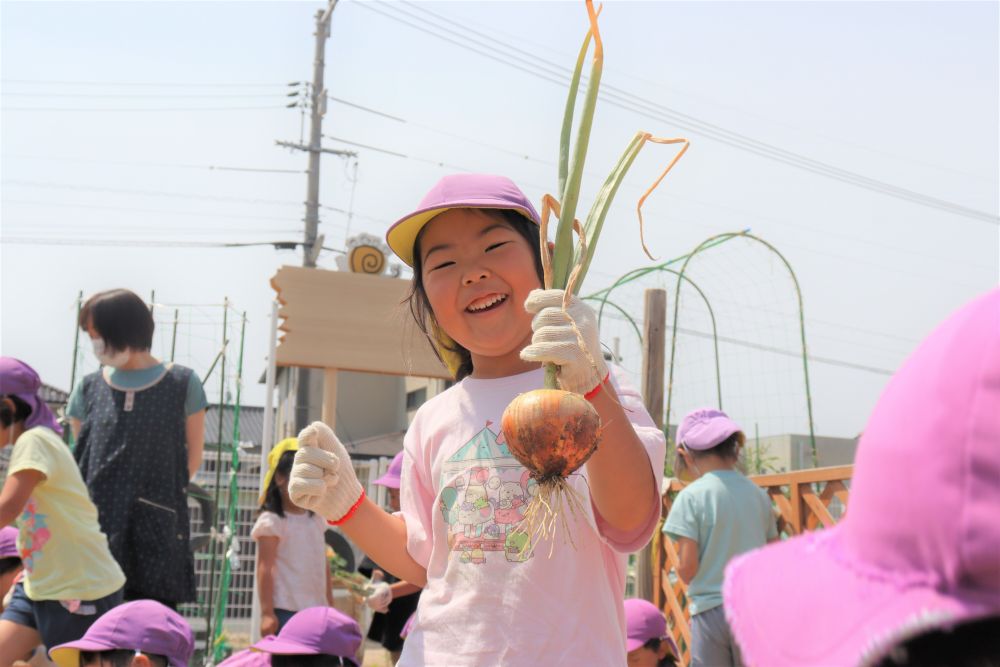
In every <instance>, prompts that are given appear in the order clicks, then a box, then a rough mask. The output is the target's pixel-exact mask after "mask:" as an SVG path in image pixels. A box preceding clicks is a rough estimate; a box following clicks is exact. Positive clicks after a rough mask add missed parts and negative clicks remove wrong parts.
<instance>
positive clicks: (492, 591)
mask: <svg viewBox="0 0 1000 667" xmlns="http://www.w3.org/2000/svg"><path fill="white" fill-rule="evenodd" d="M387 240H388V243H389V246H390V247H392V249H393V250H394V251H395V253H396V254H397V255H398V256H399V257H400V258H401V259H402V260H403V261H404V262H406V263H407V264H409V265H410V266H412V267H413V285H412V292H411V297H410V309H411V311H412V313H413V314H414V316H415V319H416V323H417V326H418V327H420V328H421V329H422V330H423V331H424V332H426V333H427V334H428V337H429V338H430V339H431V341H432V343H433V344H434V346H435V348H436V349H437V350H438V352H439V354H440V356H441V357H442V359H443V360H444V361H445V362H446V363H447V365H448V366H449V368H450V369H451V370H452V372H453V373H454V374H455V379H456V380H457V381H458V382H457V384H455V385H454V386H452V387H451V388H449V389H448V390H447V391H445V392H443V393H441V394H439V395H438V396H436V397H435V398H433V399H431V400H430V401H428V402H427V403H425V404H424V405H423V406H421V408H420V409H419V410H418V412H417V414H416V416H415V417H414V420H413V423H412V424H411V426H410V428H409V430H408V431H407V433H406V437H405V441H404V458H403V474H402V488H401V494H400V495H401V505H402V511H401V512H400V513H399V514H396V515H390V514H387V513H386V512H384V511H382V510H381V508H379V507H378V506H376V505H375V504H374V503H373V502H371V501H370V500H369V499H367V498H365V496H364V492H363V489H362V488H361V485H360V484H359V483H358V481H357V478H356V476H355V475H354V471H353V468H352V466H351V461H350V458H349V456H348V455H347V452H346V450H345V449H344V447H343V445H341V444H340V442H339V441H338V440H337V438H336V436H335V435H334V434H333V431H331V430H330V429H329V428H328V427H326V426H325V425H324V424H322V423H320V422H316V423H314V424H313V425H311V426H309V427H307V428H306V429H304V430H303V432H302V433H301V434H300V436H299V438H300V443H301V445H302V448H301V450H300V451H299V453H298V454H297V455H296V459H295V466H294V467H293V469H292V481H291V484H290V486H289V488H290V491H291V496H292V498H293V499H295V501H296V502H297V503H300V504H301V505H302V506H304V507H310V508H312V509H315V510H316V511H317V512H319V513H321V514H322V515H323V516H325V517H326V518H327V519H329V520H330V521H331V522H332V523H334V524H337V525H341V526H342V527H343V530H344V532H345V533H346V534H347V535H348V536H349V537H350V538H351V539H352V540H354V541H355V542H356V543H357V544H358V545H359V546H360V547H361V548H362V549H364V550H365V551H366V552H367V553H368V554H370V555H371V557H372V558H373V559H374V560H375V561H377V562H378V563H379V564H381V565H382V566H384V567H385V568H386V569H387V570H389V571H391V572H392V573H393V574H395V575H396V576H398V577H399V578H401V579H403V580H405V581H408V582H411V583H414V584H417V585H421V586H424V591H423V593H422V595H421V598H420V603H419V605H418V607H417V612H416V619H415V621H414V624H413V628H412V630H411V632H410V634H409V636H408V638H407V641H406V643H405V644H404V645H403V653H402V656H401V658H400V661H399V665H403V666H404V667H415V666H417V665H427V666H428V667H435V666H445V665H447V666H448V667H462V666H470V667H472V666H475V667H482V666H484V665H498V664H504V665H522V664H578V663H587V664H599V665H616V664H621V663H622V661H623V658H624V656H625V653H626V651H625V616H624V609H623V607H622V602H621V601H622V599H623V598H624V588H625V563H626V554H628V553H630V552H632V551H635V550H637V549H639V548H640V547H642V546H643V545H645V544H646V542H647V541H648V539H649V537H650V534H651V533H652V531H653V530H654V528H655V526H656V522H657V520H658V518H659V508H660V504H659V503H660V500H659V495H658V492H657V489H658V488H659V483H660V478H661V475H662V470H663V457H664V439H663V436H662V434H661V433H660V431H659V429H657V428H656V427H655V425H654V423H653V421H652V419H650V417H649V415H648V414H647V413H646V410H645V409H644V408H643V405H642V401H641V399H640V397H639V395H638V394H637V393H636V392H635V390H634V389H632V388H631V387H628V386H627V385H626V384H625V383H624V381H623V379H622V378H620V377H619V375H618V374H617V372H615V373H614V374H611V375H609V374H608V369H607V368H606V367H605V365H604V361H603V354H602V352H601V347H600V342H599V340H598V330H597V320H596V317H595V315H594V313H593V311H592V310H591V309H590V308H589V307H588V306H586V305H585V304H583V303H582V302H581V301H580V300H579V299H576V298H573V299H572V300H571V303H570V304H569V308H568V310H569V313H570V314H571V315H572V319H573V320H574V321H575V322H576V325H577V327H578V329H579V332H577V331H575V330H574V327H573V325H572V324H571V323H570V321H569V318H568V317H567V315H566V313H565V312H564V311H563V309H562V300H563V292H562V291H561V290H541V289H539V288H540V287H541V286H542V278H541V275H542V274H541V262H540V256H539V245H540V241H539V233H538V216H537V214H536V213H535V210H534V208H533V207H532V206H531V204H530V203H529V202H528V200H527V198H526V197H525V196H524V194H523V193H522V192H521V191H520V190H519V189H518V188H517V186H515V185H514V183H513V182H511V181H510V180H509V179H506V178H503V177H499V176H487V175H481V174H463V175H455V176H446V177H445V178H443V179H442V180H441V181H440V182H439V183H438V184H437V185H436V186H435V187H434V188H433V189H432V190H431V191H430V192H429V193H428V194H427V196H426V197H425V198H424V200H423V201H422V202H421V204H420V206H419V207H418V209H417V210H416V211H415V212H414V213H412V214H410V215H408V216H406V217H405V218H403V219H402V220H400V221H399V222H397V223H396V224H395V225H394V226H393V227H392V228H391V229H390V230H389V233H388V237H387ZM578 333H579V334H581V335H582V338H583V339H584V340H585V341H586V346H587V350H583V349H581V348H580V346H579V344H578ZM542 362H553V363H556V364H558V365H559V383H560V385H561V386H562V388H563V389H566V390H569V391H574V392H578V393H580V394H584V395H586V396H588V397H589V398H590V400H591V401H592V403H593V405H594V407H595V408H596V410H597V412H598V413H599V414H600V416H601V419H602V422H603V425H604V426H603V427H604V430H603V437H602V440H601V444H600V446H599V447H598V449H597V451H596V452H595V453H594V455H593V456H592V457H591V459H590V460H589V461H588V462H587V464H586V465H585V466H584V467H583V468H581V469H580V470H579V471H577V473H575V474H574V475H572V476H571V479H570V483H571V484H572V485H573V487H574V488H575V489H576V491H578V492H579V493H580V494H582V495H583V496H584V497H585V498H589V502H585V503H584V505H585V507H586V508H587V509H586V512H585V513H581V514H572V513H569V512H568V510H567V512H566V513H565V514H564V517H565V519H566V520H567V521H568V522H569V524H570V529H571V531H572V534H573V539H574V543H573V544H570V543H569V541H564V540H561V539H558V540H556V541H555V542H554V543H553V544H552V545H551V546H552V553H551V556H550V554H549V547H550V545H548V544H546V545H545V546H544V548H540V549H538V550H537V551H536V552H535V553H534V555H530V556H529V555H525V551H524V550H523V549H519V548H507V547H508V546H509V545H508V542H509V541H511V540H512V539H515V538H516V537H518V534H517V533H516V532H508V531H504V530H501V529H500V527H499V526H497V525H496V523H495V516H496V513H495V509H496V507H497V506H498V504H499V494H500V491H501V490H502V489H504V484H509V483H511V482H515V483H518V484H522V485H523V487H522V488H523V494H522V495H523V496H524V497H529V496H530V493H531V488H530V485H529V484H528V483H527V481H524V482H522V480H523V479H524V478H525V476H524V473H525V469H524V468H523V467H522V466H521V465H520V464H519V463H518V462H517V460H516V459H514V458H513V457H512V456H511V454H510V451H509V449H508V448H507V446H506V445H505V444H504V443H503V442H502V438H500V437H498V436H499V433H498V431H499V429H498V428H497V427H496V426H495V425H496V424H499V422H500V417H501V414H502V413H503V410H504V408H505V407H506V406H507V404H508V403H509V402H510V401H511V399H513V398H514V397H515V396H516V395H518V394H519V393H522V392H525V391H529V390H532V389H537V388H540V387H542V384H543V371H542V369H541V364H542ZM595 367H596V368H595ZM472 520H474V521H475V522H476V526H475V530H472V531H470V530H467V528H468V526H466V525H463V522H466V523H468V522H469V521H472ZM568 614H572V617H573V621H574V622H573V623H570V624H567V623H566V618H567V615H568ZM567 633H568V634H567Z"/></svg>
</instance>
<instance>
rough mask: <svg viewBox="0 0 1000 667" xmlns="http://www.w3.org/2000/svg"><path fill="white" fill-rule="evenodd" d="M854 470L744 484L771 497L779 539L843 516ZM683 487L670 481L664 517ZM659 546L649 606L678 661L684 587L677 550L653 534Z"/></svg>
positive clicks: (685, 645) (758, 478)
mask: <svg viewBox="0 0 1000 667" xmlns="http://www.w3.org/2000/svg"><path fill="white" fill-rule="evenodd" d="M853 471H854V466H836V467H831V468H813V469H811V470H798V471H795V472H789V473H778V474H773V475H755V476H752V477H750V479H751V480H752V481H753V482H754V483H756V484H757V485H758V486H760V487H762V488H763V489H764V490H765V491H767V494H768V495H769V496H770V497H771V501H772V503H773V504H774V509H775V512H776V516H777V518H778V532H779V533H781V534H782V536H785V537H792V536H795V535H799V534H801V533H803V532H804V531H809V530H816V529H817V528H820V527H822V528H829V527H831V526H833V525H835V524H836V523H837V521H838V520H839V519H840V518H842V517H843V513H844V510H845V509H846V507H847V496H848V488H847V482H849V481H850V479H851V475H852V473H853ZM684 486H685V484H684V483H683V482H680V481H678V480H673V482H672V483H671V485H670V488H669V489H668V490H667V492H666V493H665V494H664V495H663V507H664V514H663V516H664V517H666V515H667V513H668V512H670V506H671V504H672V503H673V500H674V497H676V495H677V492H678V491H680V490H681V489H683V488H684ZM655 539H657V540H658V541H659V542H660V544H661V546H660V547H659V548H655V549H654V553H657V554H658V557H657V562H656V563H655V565H654V569H653V601H654V603H655V604H656V606H657V607H659V608H660V609H662V610H663V613H664V614H666V616H667V629H668V631H669V632H670V633H671V634H672V635H673V638H674V641H675V642H676V643H677V647H678V649H679V650H680V652H681V655H680V656H679V657H680V662H681V664H682V665H685V666H686V665H687V664H688V663H689V662H690V660H691V654H690V649H691V626H690V620H691V619H690V615H689V614H688V609H687V586H685V585H684V582H682V581H681V579H680V577H678V576H677V573H676V571H677V567H678V565H679V563H680V559H679V556H678V553H677V545H676V543H674V542H673V541H672V540H670V539H669V538H668V537H667V536H666V535H663V534H662V533H660V532H657V537H656V538H655Z"/></svg>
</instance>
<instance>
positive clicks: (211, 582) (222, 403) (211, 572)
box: [205, 297, 229, 655]
mask: <svg viewBox="0 0 1000 667" xmlns="http://www.w3.org/2000/svg"><path fill="white" fill-rule="evenodd" d="M222 309H223V310H222V337H223V339H225V340H226V341H227V342H228V341H229V337H228V333H229V328H228V327H229V297H226V298H225V299H224V300H223V302H222ZM225 351H226V350H225V348H223V349H222V361H221V366H220V373H219V431H218V437H217V438H216V441H215V442H216V448H215V508H216V516H213V517H212V526H213V527H216V526H218V523H219V516H218V508H219V484H220V483H221V481H222V424H223V422H224V421H225V416H226V354H225ZM211 545H212V549H211V551H212V559H211V561H210V565H209V568H208V608H207V610H206V611H207V614H206V617H205V618H206V621H207V622H208V633H207V634H206V635H205V654H206V655H211V652H212V638H213V637H214V628H213V623H212V622H213V620H214V619H213V616H212V610H213V609H214V606H213V605H214V603H215V560H216V555H217V552H218V547H219V544H218V540H215V539H213V540H212V541H211Z"/></svg>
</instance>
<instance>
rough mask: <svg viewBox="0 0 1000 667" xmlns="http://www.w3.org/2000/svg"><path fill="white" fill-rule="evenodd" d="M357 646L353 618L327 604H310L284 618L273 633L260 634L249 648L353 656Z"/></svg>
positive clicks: (294, 653) (357, 633) (358, 643)
mask: <svg viewBox="0 0 1000 667" xmlns="http://www.w3.org/2000/svg"><path fill="white" fill-rule="evenodd" d="M359 646H361V628H359V627H358V623H357V621H355V620H354V619H353V618H351V617H350V616H347V615H345V614H344V613H342V612H340V611H338V610H336V609H332V608H330V607H310V608H309V609H303V610H302V611H300V612H298V613H297V614H295V615H294V616H292V617H291V618H290V619H288V622H287V623H285V626H284V627H283V628H281V632H279V633H278V634H277V636H275V635H271V636H269V637H264V638H263V639H261V640H260V641H259V642H257V643H256V644H254V645H253V648H255V649H257V650H258V651H264V652H265V653H277V654H279V655H336V656H339V657H341V658H350V659H352V660H353V659H354V656H355V654H357V652H358V647H359Z"/></svg>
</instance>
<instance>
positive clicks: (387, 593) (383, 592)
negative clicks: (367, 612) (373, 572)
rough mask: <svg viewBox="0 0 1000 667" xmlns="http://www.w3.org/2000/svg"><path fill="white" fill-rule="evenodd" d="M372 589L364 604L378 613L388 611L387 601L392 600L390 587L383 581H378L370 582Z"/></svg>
mask: <svg viewBox="0 0 1000 667" xmlns="http://www.w3.org/2000/svg"><path fill="white" fill-rule="evenodd" d="M372 589H373V590H372V594H371V595H369V596H368V597H367V598H365V604H367V605H368V606H369V607H371V609H372V610H373V611H377V612H379V613H380V614H384V613H386V612H388V611H389V603H390V602H392V587H390V586H389V584H387V583H385V582H384V581H379V582H376V583H374V584H372Z"/></svg>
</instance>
